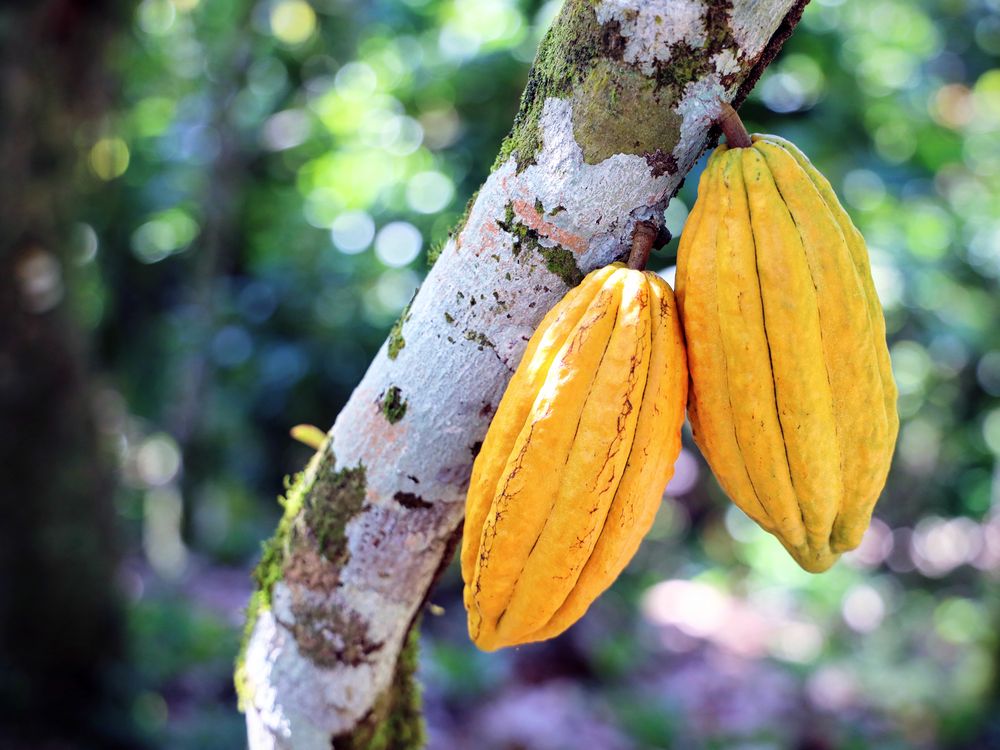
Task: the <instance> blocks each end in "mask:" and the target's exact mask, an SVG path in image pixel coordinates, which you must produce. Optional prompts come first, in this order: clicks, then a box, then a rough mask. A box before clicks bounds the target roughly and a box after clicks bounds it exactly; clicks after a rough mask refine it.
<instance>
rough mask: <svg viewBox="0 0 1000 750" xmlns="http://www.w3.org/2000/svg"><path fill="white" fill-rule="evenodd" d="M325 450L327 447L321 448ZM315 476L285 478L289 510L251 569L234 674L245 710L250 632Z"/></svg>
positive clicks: (266, 605) (265, 606)
mask: <svg viewBox="0 0 1000 750" xmlns="http://www.w3.org/2000/svg"><path fill="white" fill-rule="evenodd" d="M321 452H325V451H323V449H321ZM317 455H319V454H317ZM314 460H315V457H314ZM314 479H315V474H314V473H312V474H311V473H310V472H309V471H308V469H307V470H306V471H302V472H299V473H298V474H296V475H295V477H294V478H288V477H286V478H285V495H284V496H283V497H280V496H279V497H278V503H279V504H280V505H281V506H283V507H284V509H285V512H284V513H283V514H282V516H281V520H280V521H279V522H278V528H277V530H275V532H274V536H272V537H271V538H270V539H268V540H267V541H265V542H264V543H263V544H262V545H261V555H260V562H258V563H257V567H255V568H254V570H253V573H251V578H252V579H253V581H254V592H253V594H252V595H251V596H250V603H249V604H248V605H247V612H246V622H245V624H244V626H243V640H242V643H241V644H240V650H239V653H238V654H237V656H236V670H235V673H234V675H233V681H234V683H235V686H236V695H237V698H238V700H239V707H240V710H241V711H243V710H245V707H246V701H248V700H250V698H251V697H252V696H251V694H250V692H249V685H248V683H247V675H246V648H247V645H248V644H249V642H250V635H251V634H252V633H253V628H254V625H255V624H256V622H257V617H258V616H259V615H260V613H261V612H265V611H267V610H269V609H270V608H271V590H272V589H273V588H274V584H276V583H277V582H278V581H280V580H281V577H282V574H283V572H284V566H285V556H286V553H287V549H288V541H289V538H290V537H291V533H292V524H293V522H294V521H295V519H296V518H297V517H298V514H299V513H300V511H301V510H302V502H303V498H304V497H305V496H306V495H307V494H308V492H309V490H310V489H311V488H312V482H313V481H314Z"/></svg>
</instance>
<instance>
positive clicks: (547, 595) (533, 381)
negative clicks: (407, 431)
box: [462, 264, 688, 651]
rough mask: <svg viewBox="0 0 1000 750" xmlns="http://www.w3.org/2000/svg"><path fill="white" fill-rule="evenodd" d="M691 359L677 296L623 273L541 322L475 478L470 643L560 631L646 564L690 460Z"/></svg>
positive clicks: (593, 280)
mask: <svg viewBox="0 0 1000 750" xmlns="http://www.w3.org/2000/svg"><path fill="white" fill-rule="evenodd" d="M687 381H688V376H687V363H686V358H685V353H684V344H683V338H682V332H681V327H680V321H679V318H678V315H677V310H676V305H675V301H674V295H673V292H672V291H671V290H670V287H669V286H668V285H667V284H666V282H664V281H663V280H662V279H661V278H659V277H658V276H656V275H655V274H653V273H650V272H644V271H636V270H632V269H628V268H625V267H623V266H622V265H621V264H613V265H611V266H607V267H605V268H602V269H599V270H597V271H594V272H592V273H590V274H589V275H587V277H586V278H585V279H584V280H583V282H581V284H580V285H579V286H578V287H576V288H575V289H573V290H571V291H570V292H569V293H568V294H567V295H566V296H565V297H564V298H563V299H562V300H561V301H560V302H559V303H558V304H557V305H556V306H555V307H554V308H553V309H552V310H551V311H550V312H549V313H548V315H546V316H545V318H544V319H543V320H542V322H541V324H540V325H539V327H538V329H537V330H536V331H535V333H534V335H533V336H532V337H531V340H530V341H529V343H528V346H527V349H526V351H525V353H524V356H523V357H522V359H521V362H520V364H519V365H518V368H517V371H516V372H515V373H514V376H513V377H512V379H511V381H510V384H509V385H508V387H507V390H506V391H505V393H504V395H503V398H502V399H501V401H500V405H499V406H498V407H497V411H496V414H495V415H494V418H493V421H492V423H491V424H490V427H489V430H488V432H487V434H486V438H485V440H484V441H483V445H482V448H481V450H480V452H479V455H478V456H477V457H476V461H475V464H474V467H473V470H472V478H471V481H470V486H469V493H468V498H467V502H466V517H465V531H464V534H463V539H462V577H463V580H464V582H465V589H464V599H465V607H466V609H467V610H468V618H469V635H470V636H471V638H472V640H473V641H474V642H475V643H476V645H477V646H479V648H481V649H483V650H487V651H492V650H495V649H498V648H502V647H505V646H512V645H515V644H519V643H526V642H529V641H539V640H544V639H546V638H551V637H553V636H555V635H558V634H559V633H561V632H562V631H563V630H565V629H566V628H568V627H569V626H570V625H572V624H573V623H574V622H575V621H576V620H577V619H579V618H580V617H581V616H582V615H583V614H584V612H585V611H586V610H587V608H588V607H589V606H590V604H591V602H593V601H594V599H596V598H597V596H598V595H599V594H600V593H601V592H602V591H604V589H606V588H607V587H608V586H610V585H611V583H612V581H614V579H615V578H616V577H617V576H618V574H619V573H620V572H621V570H622V569H623V568H624V567H625V565H626V564H627V563H628V561H629V560H630V559H631V557H632V555H633V554H635V551H636V549H637V548H638V546H639V542H640V540H641V539H642V537H643V536H644V535H645V533H646V532H647V531H648V530H649V527H650V525H651V524H652V522H653V518H654V516H655V515H656V510H657V508H658V506H659V504H660V499H661V496H662V493H663V490H664V488H665V487H666V484H667V482H668V481H669V479H670V476H671V475H672V474H673V465H674V461H675V460H676V458H677V454H678V452H679V451H680V429H681V424H682V423H683V420H684V409H685V403H686V400H687Z"/></svg>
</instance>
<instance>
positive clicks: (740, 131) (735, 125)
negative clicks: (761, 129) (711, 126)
mask: <svg viewBox="0 0 1000 750" xmlns="http://www.w3.org/2000/svg"><path fill="white" fill-rule="evenodd" d="M719 110H720V113H719V117H718V119H717V120H716V121H715V122H716V124H717V125H718V126H719V127H720V128H722V132H723V133H725V135H726V143H728V144H729V148H750V146H751V145H752V141H751V140H750V134H749V133H748V132H747V129H746V126H744V125H743V120H741V119H740V116H739V115H738V114H736V110H735V109H733V105H731V104H730V103H729V102H722V103H721V104H720V105H719Z"/></svg>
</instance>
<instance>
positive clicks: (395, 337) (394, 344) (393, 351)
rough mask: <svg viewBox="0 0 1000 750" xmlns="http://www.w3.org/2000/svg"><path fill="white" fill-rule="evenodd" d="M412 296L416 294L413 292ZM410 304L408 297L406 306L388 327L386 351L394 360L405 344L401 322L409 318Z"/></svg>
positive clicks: (411, 301) (411, 302)
mask: <svg viewBox="0 0 1000 750" xmlns="http://www.w3.org/2000/svg"><path fill="white" fill-rule="evenodd" d="M413 296H414V297H416V296H417V294H416V292H414V293H413ZM412 304H413V299H410V301H409V302H407V303H406V307H404V308H403V312H401V313H400V314H399V318H397V319H396V322H395V323H393V324H392V328H390V329H389V348H388V351H387V352H386V354H387V355H388V357H389V359H392V360H395V359H396V357H398V356H399V352H400V351H401V350H402V349H403V347H405V346H406V339H404V338H403V324H404V323H405V322H406V321H408V320H409V319H410V306H411V305H412Z"/></svg>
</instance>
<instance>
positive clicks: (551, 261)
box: [538, 245, 583, 287]
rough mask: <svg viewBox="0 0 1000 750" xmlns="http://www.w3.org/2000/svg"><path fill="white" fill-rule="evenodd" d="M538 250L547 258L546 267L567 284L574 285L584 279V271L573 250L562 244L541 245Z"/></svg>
mask: <svg viewBox="0 0 1000 750" xmlns="http://www.w3.org/2000/svg"><path fill="white" fill-rule="evenodd" d="M538 252H539V253H541V254H542V257H543V258H545V267H546V268H547V269H549V270H550V271H551V272H552V273H554V274H555V275H556V276H558V277H559V278H560V279H562V280H563V281H565V282H566V286H569V287H574V286H576V285H577V284H579V283H580V282H581V281H583V271H581V270H580V266H578V265H577V264H576V256H575V255H574V254H573V251H572V250H567V249H566V248H564V247H563V246H562V245H556V246H555V247H545V246H544V245H539V246H538Z"/></svg>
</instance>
